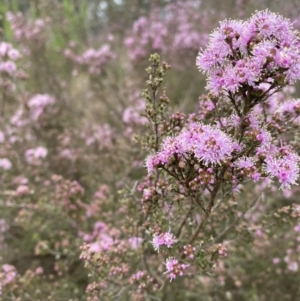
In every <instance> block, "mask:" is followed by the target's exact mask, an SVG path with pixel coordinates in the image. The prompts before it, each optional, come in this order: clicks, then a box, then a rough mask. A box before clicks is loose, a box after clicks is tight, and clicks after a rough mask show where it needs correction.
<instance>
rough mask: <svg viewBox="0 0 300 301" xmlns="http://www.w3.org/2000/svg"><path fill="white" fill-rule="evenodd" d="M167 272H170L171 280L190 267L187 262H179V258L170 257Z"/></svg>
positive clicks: (167, 261)
mask: <svg viewBox="0 0 300 301" xmlns="http://www.w3.org/2000/svg"><path fill="white" fill-rule="evenodd" d="M165 266H166V269H167V270H166V272H165V273H164V274H169V277H170V282H171V281H172V280H173V279H175V278H176V277H177V276H183V271H184V270H185V269H186V268H187V267H188V265H186V264H181V263H179V261H178V259H176V258H174V257H169V258H168V259H167V260H166V262H165Z"/></svg>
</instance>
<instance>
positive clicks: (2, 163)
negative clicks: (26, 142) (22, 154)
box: [0, 158, 12, 170]
mask: <svg viewBox="0 0 300 301" xmlns="http://www.w3.org/2000/svg"><path fill="white" fill-rule="evenodd" d="M11 167H12V164H11V162H10V161H9V160H8V159H6V158H0V168H2V169H4V170H9V169H11Z"/></svg>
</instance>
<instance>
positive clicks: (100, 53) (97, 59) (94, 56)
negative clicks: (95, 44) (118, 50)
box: [64, 44, 116, 75]
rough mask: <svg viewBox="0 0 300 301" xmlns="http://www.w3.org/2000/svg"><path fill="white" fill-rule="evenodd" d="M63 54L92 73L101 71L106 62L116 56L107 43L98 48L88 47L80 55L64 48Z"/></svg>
mask: <svg viewBox="0 0 300 301" xmlns="http://www.w3.org/2000/svg"><path fill="white" fill-rule="evenodd" d="M64 54H65V56H66V57H68V58H70V59H71V60H72V61H74V62H75V63H76V64H78V65H79V66H82V67H85V68H86V69H87V70H88V72H89V73H90V74H93V75H99V74H100V73H102V72H103V68H104V67H105V66H106V65H107V63H108V62H109V61H111V60H112V59H114V58H115V56H116V55H115V53H114V52H113V51H112V50H111V47H110V45H109V44H104V45H102V47H100V48H99V49H94V48H89V49H87V50H85V51H84V52H83V53H82V54H80V55H76V54H74V53H73V51H72V50H71V49H66V50H65V53H64Z"/></svg>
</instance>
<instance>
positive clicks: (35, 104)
mask: <svg viewBox="0 0 300 301" xmlns="http://www.w3.org/2000/svg"><path fill="white" fill-rule="evenodd" d="M54 103H55V99H54V98H53V97H52V96H50V95H47V94H37V95H34V96H33V97H32V98H31V99H30V100H29V101H28V107H29V109H30V115H31V119H32V120H38V119H39V117H40V115H41V114H42V113H43V112H44V110H45V109H46V107H48V106H50V105H52V104H54Z"/></svg>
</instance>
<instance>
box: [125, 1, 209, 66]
mask: <svg viewBox="0 0 300 301" xmlns="http://www.w3.org/2000/svg"><path fill="white" fill-rule="evenodd" d="M200 6H201V1H199V0H196V1H185V2H184V3H182V2H181V1H174V2H172V3H169V4H167V5H166V7H165V8H164V12H163V14H162V13H161V12H160V11H159V10H158V9H154V10H152V11H151V13H150V15H149V16H141V17H140V18H138V19H137V20H136V21H135V22H134V24H133V27H132V30H131V32H129V33H128V36H127V38H126V39H125V41H124V43H125V46H126V47H127V49H128V51H129V56H130V58H131V59H132V60H134V61H137V60H139V59H142V58H145V57H147V56H148V55H149V54H150V53H151V52H154V51H156V52H161V53H163V54H168V56H169V57H171V56H172V55H170V53H173V55H175V56H176V55H178V53H180V52H182V54H183V55H184V57H183V58H184V59H185V60H189V59H190V58H192V57H194V55H195V54H196V53H197V52H198V49H199V48H200V47H201V46H202V45H204V44H203V43H204V42H206V38H207V35H206V34H205V33H204V32H203V31H201V30H202V26H201V24H205V23H206V21H207V16H206V15H205V14H202V13H201V10H200V9H199V8H200ZM189 52H190V53H189ZM189 54H190V56H189ZM193 60H194V59H191V60H190V62H192V61H193ZM172 65H174V64H173V63H172ZM175 65H176V63H175Z"/></svg>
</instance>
